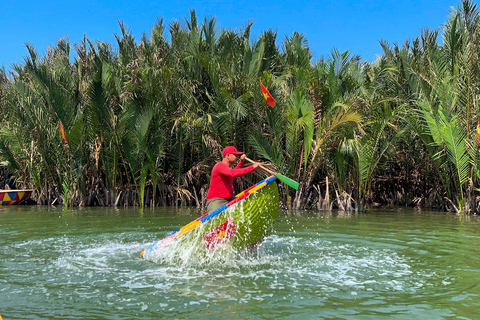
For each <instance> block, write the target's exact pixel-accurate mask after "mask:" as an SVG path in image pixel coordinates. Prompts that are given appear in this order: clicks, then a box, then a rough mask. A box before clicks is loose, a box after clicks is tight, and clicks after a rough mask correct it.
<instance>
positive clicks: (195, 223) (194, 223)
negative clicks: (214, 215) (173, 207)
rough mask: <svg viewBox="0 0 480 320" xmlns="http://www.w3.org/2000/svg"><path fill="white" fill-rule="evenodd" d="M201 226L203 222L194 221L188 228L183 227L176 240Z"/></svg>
mask: <svg viewBox="0 0 480 320" xmlns="http://www.w3.org/2000/svg"><path fill="white" fill-rule="evenodd" d="M201 224H202V222H201V221H199V220H194V221H192V222H190V223H189V224H187V225H186V226H183V227H182V228H181V229H180V230H179V231H178V232H177V233H176V234H175V238H178V237H181V236H183V235H184V234H185V233H187V232H190V231H192V230H193V229H195V228H196V227H198V226H199V225H201Z"/></svg>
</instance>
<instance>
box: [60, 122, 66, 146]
mask: <svg viewBox="0 0 480 320" xmlns="http://www.w3.org/2000/svg"><path fill="white" fill-rule="evenodd" d="M60 132H61V133H62V138H63V141H65V144H67V138H66V137H65V131H63V124H62V120H60Z"/></svg>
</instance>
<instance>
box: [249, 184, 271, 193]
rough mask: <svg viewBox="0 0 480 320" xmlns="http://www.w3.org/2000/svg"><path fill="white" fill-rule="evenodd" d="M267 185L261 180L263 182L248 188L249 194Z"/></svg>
mask: <svg viewBox="0 0 480 320" xmlns="http://www.w3.org/2000/svg"><path fill="white" fill-rule="evenodd" d="M266 185H267V183H266V182H263V183H260V184H259V185H257V186H255V187H253V188H252V189H250V194H252V193H254V192H255V191H257V190H259V189H262V188H263V187H265V186H266Z"/></svg>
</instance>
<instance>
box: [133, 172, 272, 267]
mask: <svg viewBox="0 0 480 320" xmlns="http://www.w3.org/2000/svg"><path fill="white" fill-rule="evenodd" d="M275 180H276V178H275V176H272V177H269V178H267V179H265V180H262V181H260V182H259V183H257V184H255V185H253V186H251V187H250V188H248V189H246V190H245V191H242V192H241V193H239V194H238V195H237V196H236V197H235V198H234V199H233V200H232V201H230V202H229V203H227V204H226V205H224V206H223V207H221V208H219V209H217V210H215V211H213V212H211V213H206V214H204V215H203V216H201V217H199V218H197V219H195V220H194V221H192V222H190V223H189V224H187V225H185V226H183V227H182V228H180V229H178V230H177V231H175V232H172V233H171V234H169V235H168V236H167V237H165V238H163V239H162V240H159V241H157V242H155V243H153V244H152V245H150V246H148V247H147V248H146V249H145V250H144V251H142V253H141V254H140V255H141V256H142V257H143V258H145V259H149V257H150V256H151V255H153V254H154V253H155V252H156V251H157V250H158V249H159V248H161V247H164V246H167V245H169V244H171V243H173V242H175V243H176V244H179V245H181V244H182V243H184V244H186V245H188V246H197V247H198V249H199V250H206V251H215V250H217V249H218V248H219V247H225V246H228V247H229V248H233V249H243V248H247V247H251V246H254V245H255V244H256V243H258V242H259V241H261V240H262V239H263V238H264V237H265V236H267V235H268V234H269V233H270V232H271V230H272V227H273V223H274V222H275V219H276V218H277V216H278V208H279V197H278V188H277V184H276V183H275Z"/></svg>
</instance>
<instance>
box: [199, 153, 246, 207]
mask: <svg viewBox="0 0 480 320" xmlns="http://www.w3.org/2000/svg"><path fill="white" fill-rule="evenodd" d="M242 167H243V161H242V160H240V162H239V163H238V165H237V166H236V167H235V169H232V168H230V167H229V166H228V165H226V164H225V163H223V162H218V163H217V164H216V165H215V166H214V167H213V170H212V178H211V180H210V188H209V189H208V193H207V200H210V199H213V198H223V199H225V200H231V199H232V198H233V179H235V178H238V177H241V176H243V175H246V174H247V173H250V172H252V171H253V170H255V168H254V167H253V166H250V167H246V168H242Z"/></svg>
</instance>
